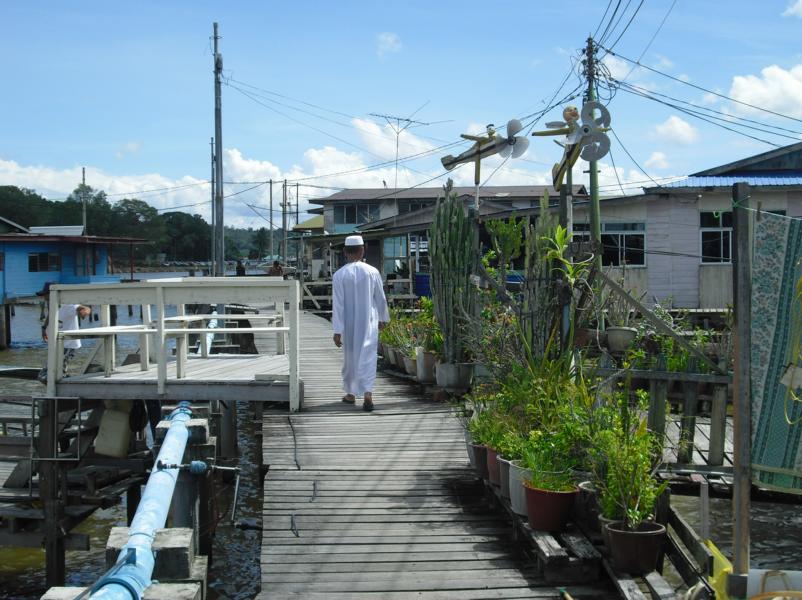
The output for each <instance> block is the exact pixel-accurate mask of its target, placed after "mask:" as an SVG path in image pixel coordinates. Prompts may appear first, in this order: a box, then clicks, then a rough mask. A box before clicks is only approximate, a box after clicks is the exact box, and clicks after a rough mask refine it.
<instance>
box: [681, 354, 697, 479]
mask: <svg viewBox="0 0 802 600" xmlns="http://www.w3.org/2000/svg"><path fill="white" fill-rule="evenodd" d="M697 370H698V369H697V368H696V360H695V359H694V358H693V357H691V358H690V359H688V368H687V371H688V372H689V373H695V372H696V371H697ZM682 391H683V393H684V396H685V398H684V400H685V401H684V403H683V407H682V421H681V422H680V432H679V447H678V449H677V462H678V463H685V464H692V463H693V441H694V437H695V436H696V409H697V404H698V402H699V398H698V393H699V384H698V383H697V382H696V381H686V382H685V383H683V385H682Z"/></svg>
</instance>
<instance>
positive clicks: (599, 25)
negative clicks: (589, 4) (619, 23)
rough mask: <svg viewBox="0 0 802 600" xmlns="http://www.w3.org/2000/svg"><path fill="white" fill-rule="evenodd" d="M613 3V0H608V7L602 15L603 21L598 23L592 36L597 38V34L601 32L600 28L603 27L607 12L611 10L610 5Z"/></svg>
mask: <svg viewBox="0 0 802 600" xmlns="http://www.w3.org/2000/svg"><path fill="white" fill-rule="evenodd" d="M612 5H613V0H607V8H605V9H604V14H603V15H602V18H601V21H599V24H598V25H596V31H594V32H593V35H592V36H591V37H592V38H594V39H595V38H596V34H597V33H599V29H601V26H602V23H604V17H606V16H607V13H608V12H609V11H610V7H611V6H612Z"/></svg>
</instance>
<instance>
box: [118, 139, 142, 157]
mask: <svg viewBox="0 0 802 600" xmlns="http://www.w3.org/2000/svg"><path fill="white" fill-rule="evenodd" d="M141 147H142V144H140V143H139V142H126V143H125V144H123V145H122V146H120V148H119V149H118V150H117V152H115V153H114V156H116V157H117V158H118V159H122V158H125V157H126V156H128V155H129V154H136V153H137V152H139V149H140V148H141Z"/></svg>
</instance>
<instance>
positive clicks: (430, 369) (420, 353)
mask: <svg viewBox="0 0 802 600" xmlns="http://www.w3.org/2000/svg"><path fill="white" fill-rule="evenodd" d="M415 358H416V359H417V366H418V381H419V382H421V383H434V382H435V381H436V380H435V376H434V365H435V357H434V354H432V353H431V352H426V351H425V350H424V349H423V348H416V349H415Z"/></svg>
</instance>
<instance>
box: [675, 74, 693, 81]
mask: <svg viewBox="0 0 802 600" xmlns="http://www.w3.org/2000/svg"><path fill="white" fill-rule="evenodd" d="M677 79H679V80H680V81H684V82H685V83H688V82H689V81H690V80H691V76H690V75H688V74H687V73H680V74H679V75H677Z"/></svg>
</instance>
